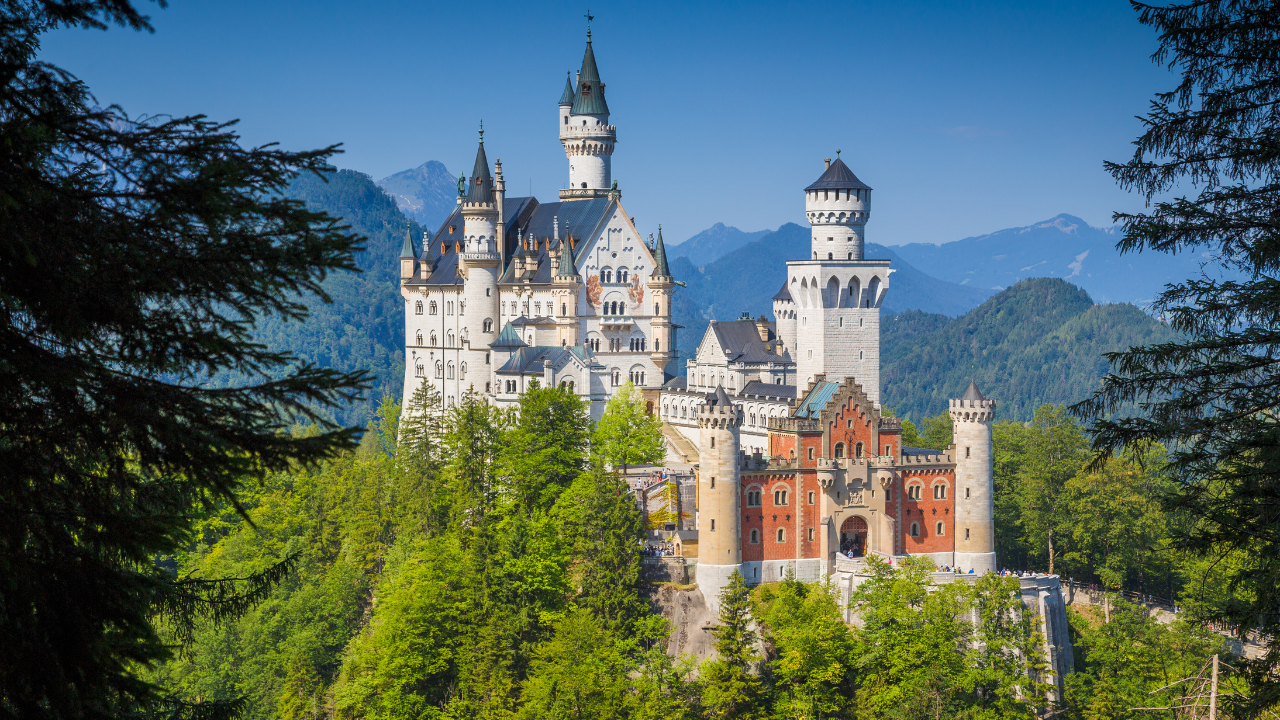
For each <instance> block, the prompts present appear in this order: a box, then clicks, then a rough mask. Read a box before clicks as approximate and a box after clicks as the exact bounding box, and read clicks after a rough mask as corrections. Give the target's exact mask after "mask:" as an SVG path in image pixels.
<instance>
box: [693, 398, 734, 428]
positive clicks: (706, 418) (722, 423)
mask: <svg viewBox="0 0 1280 720" xmlns="http://www.w3.org/2000/svg"><path fill="white" fill-rule="evenodd" d="M696 409H697V418H698V427H704V428H717V427H718V428H732V427H741V426H742V420H743V414H742V408H741V407H740V406H738V405H734V404H732V403H731V404H730V405H729V406H728V407H725V406H722V405H707V404H706V403H703V404H702V405H698V406H697V408H696Z"/></svg>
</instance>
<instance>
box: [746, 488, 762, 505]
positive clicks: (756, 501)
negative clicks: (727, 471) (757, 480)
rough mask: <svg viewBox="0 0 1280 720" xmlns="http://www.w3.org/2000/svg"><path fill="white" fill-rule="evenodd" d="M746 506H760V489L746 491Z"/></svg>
mask: <svg viewBox="0 0 1280 720" xmlns="http://www.w3.org/2000/svg"><path fill="white" fill-rule="evenodd" d="M747 507H760V491H759V490H748V491H747Z"/></svg>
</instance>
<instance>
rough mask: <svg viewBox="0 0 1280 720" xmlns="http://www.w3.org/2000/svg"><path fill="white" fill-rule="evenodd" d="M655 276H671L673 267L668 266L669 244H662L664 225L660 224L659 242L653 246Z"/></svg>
mask: <svg viewBox="0 0 1280 720" xmlns="http://www.w3.org/2000/svg"><path fill="white" fill-rule="evenodd" d="M653 262H654V268H653V276H654V277H671V269H670V268H669V267H667V246H666V245H664V244H662V226H661V225H659V226H658V242H656V243H654V246H653Z"/></svg>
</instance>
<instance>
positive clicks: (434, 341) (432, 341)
mask: <svg viewBox="0 0 1280 720" xmlns="http://www.w3.org/2000/svg"><path fill="white" fill-rule="evenodd" d="M436 342H437V341H436V331H435V330H432V331H431V345H430V347H435V346H436Z"/></svg>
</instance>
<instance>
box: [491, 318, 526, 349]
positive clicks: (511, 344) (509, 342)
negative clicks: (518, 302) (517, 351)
mask: <svg viewBox="0 0 1280 720" xmlns="http://www.w3.org/2000/svg"><path fill="white" fill-rule="evenodd" d="M526 346H527V343H525V341H523V340H521V339H520V334H519V333H517V332H516V329H515V328H514V327H511V321H510V320H508V321H507V324H506V325H503V326H502V332H500V333H498V339H497V340H494V341H493V342H492V343H491V344H490V345H489V347H491V348H522V347H526Z"/></svg>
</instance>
